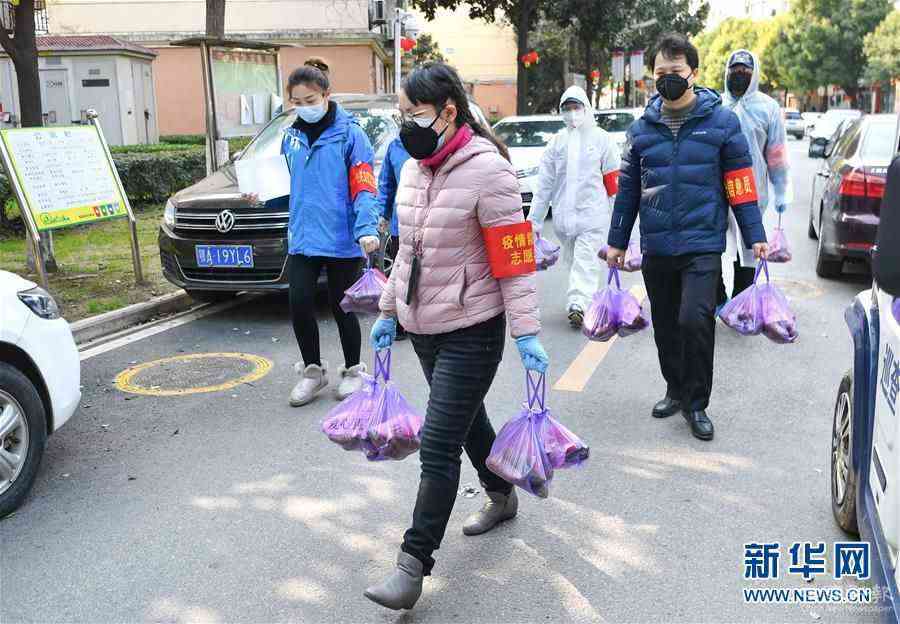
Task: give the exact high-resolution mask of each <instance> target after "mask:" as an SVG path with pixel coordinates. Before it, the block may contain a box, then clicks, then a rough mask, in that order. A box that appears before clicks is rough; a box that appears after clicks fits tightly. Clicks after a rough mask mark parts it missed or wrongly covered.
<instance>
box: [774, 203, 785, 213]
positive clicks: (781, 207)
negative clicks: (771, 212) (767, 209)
mask: <svg viewBox="0 0 900 624" xmlns="http://www.w3.org/2000/svg"><path fill="white" fill-rule="evenodd" d="M785 210H787V204H778V205H777V206H775V212H777V213H778V214H782V213H784V211H785Z"/></svg>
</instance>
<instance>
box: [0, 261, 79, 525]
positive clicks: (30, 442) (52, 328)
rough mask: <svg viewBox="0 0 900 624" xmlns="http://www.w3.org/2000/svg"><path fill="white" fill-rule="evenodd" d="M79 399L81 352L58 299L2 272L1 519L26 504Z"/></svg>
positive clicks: (0, 378)
mask: <svg viewBox="0 0 900 624" xmlns="http://www.w3.org/2000/svg"><path fill="white" fill-rule="evenodd" d="M80 400H81V362H80V359H79V357H78V349H77V348H76V347H75V340H74V339H73V338H72V331H71V330H70V329H69V324H68V323H67V322H66V321H65V319H63V318H60V316H59V308H58V307H57V305H56V302H55V301H54V300H53V297H51V296H50V295H49V294H47V292H46V291H44V290H43V289H41V288H38V287H37V286H36V285H35V284H34V283H32V282H29V281H27V280H25V279H22V278H21V277H19V276H18V275H14V274H12V273H7V272H6V271H0V518H3V517H4V516H7V515H9V514H10V513H12V512H13V511H15V509H16V508H17V507H18V506H19V505H21V504H22V501H23V500H25V497H26V496H27V494H28V491H29V490H30V489H31V485H32V484H33V483H34V479H35V477H36V476H37V471H38V466H39V465H40V463H41V456H42V455H43V454H44V445H45V444H46V442H47V436H48V435H49V434H51V433H53V432H54V431H56V430H57V429H59V428H60V427H62V426H63V424H65V422H66V421H67V420H69V419H70V418H71V417H72V414H74V413H75V410H76V409H77V408H78V403H79V401H80Z"/></svg>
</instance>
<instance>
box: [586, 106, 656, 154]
mask: <svg viewBox="0 0 900 624" xmlns="http://www.w3.org/2000/svg"><path fill="white" fill-rule="evenodd" d="M643 114H644V109H643V108H611V109H606V110H601V111H597V112H596V113H595V114H594V117H595V118H596V119H597V125H598V126H600V127H601V128H603V129H604V130H606V131H607V132H609V134H610V136H612V139H613V141H615V142H616V146H618V148H619V154H621V153H622V151H623V150H624V149H625V133H626V132H628V128H630V127H631V124H633V123H634V122H635V121H637V120H638V119H640V118H641V116H642V115H643Z"/></svg>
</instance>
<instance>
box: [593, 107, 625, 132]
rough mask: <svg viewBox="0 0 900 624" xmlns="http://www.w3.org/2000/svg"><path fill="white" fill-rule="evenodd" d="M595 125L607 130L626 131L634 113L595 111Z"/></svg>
mask: <svg viewBox="0 0 900 624" xmlns="http://www.w3.org/2000/svg"><path fill="white" fill-rule="evenodd" d="M596 118H597V125H598V126H600V127H601V128H603V129H604V130H606V131H607V132H627V131H628V127H629V126H630V125H631V124H632V123H634V115H632V114H631V113H603V112H600V113H597V114H596Z"/></svg>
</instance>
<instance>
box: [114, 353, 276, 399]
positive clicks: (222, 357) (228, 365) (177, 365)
mask: <svg viewBox="0 0 900 624" xmlns="http://www.w3.org/2000/svg"><path fill="white" fill-rule="evenodd" d="M270 370H272V362H271V361H270V360H267V359H266V358H264V357H260V356H258V355H250V354H247V353H192V354H190V355H178V356H175V357H169V358H163V359H161V360H155V361H153V362H146V363H144V364H139V365H137V366H133V367H131V368H129V369H127V370H124V371H122V372H121V373H119V375H118V376H117V377H116V381H115V384H116V387H117V388H118V389H119V390H122V391H123V392H130V393H132V394H146V395H150V396H180V395H183V394H198V393H202V392H220V391H222V390H229V389H231V388H234V387H236V386H239V385H241V384H245V383H250V382H253V381H256V380H257V379H261V378H262V377H265V376H266V375H267V374H268V373H269V371H270Z"/></svg>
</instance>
